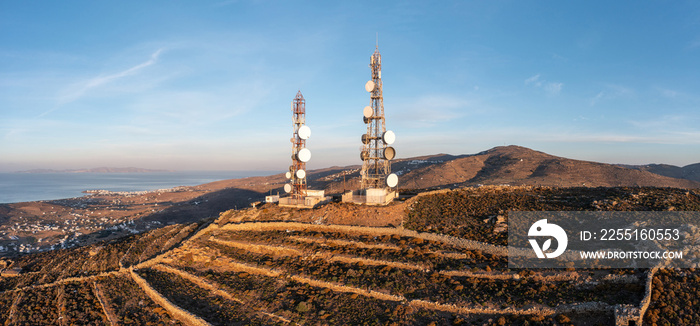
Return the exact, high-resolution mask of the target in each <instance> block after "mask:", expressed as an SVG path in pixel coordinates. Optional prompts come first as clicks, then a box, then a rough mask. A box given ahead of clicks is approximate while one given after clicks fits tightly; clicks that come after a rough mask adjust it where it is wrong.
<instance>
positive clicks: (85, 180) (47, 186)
mask: <svg viewBox="0 0 700 326" xmlns="http://www.w3.org/2000/svg"><path fill="white" fill-rule="evenodd" d="M276 173H279V171H187V172H145V173H0V204H7V203H20V202H28V201H39V200H55V199H65V198H73V197H81V196H85V195H87V194H85V193H83V192H84V191H86V190H109V191H149V190H157V189H167V188H173V187H178V186H196V185H200V184H204V183H209V182H214V181H220V180H228V179H237V178H245V177H252V176H267V175H272V174H276Z"/></svg>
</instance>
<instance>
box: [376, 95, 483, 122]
mask: <svg viewBox="0 0 700 326" xmlns="http://www.w3.org/2000/svg"><path fill="white" fill-rule="evenodd" d="M471 105H472V102H471V101H469V100H467V99H464V98H460V97H455V96H452V95H424V96H421V97H419V98H413V99H411V101H410V103H407V104H404V105H400V107H403V108H404V109H403V110H401V112H398V113H396V116H393V117H390V118H392V119H394V121H400V122H404V123H407V124H409V125H410V126H412V127H418V128H429V127H434V126H436V125H438V124H440V123H442V122H445V121H449V120H453V119H457V118H460V117H462V116H464V115H466V114H467V109H468V108H470V107H471Z"/></svg>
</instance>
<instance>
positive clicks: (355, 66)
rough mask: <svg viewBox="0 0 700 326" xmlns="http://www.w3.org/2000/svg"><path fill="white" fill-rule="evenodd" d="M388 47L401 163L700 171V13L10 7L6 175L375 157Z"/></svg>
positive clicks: (578, 7) (495, 6)
mask: <svg viewBox="0 0 700 326" xmlns="http://www.w3.org/2000/svg"><path fill="white" fill-rule="evenodd" d="M377 45H378V48H379V51H380V52H381V54H382V81H383V87H384V88H383V94H384V109H385V115H386V126H387V128H388V129H390V130H393V131H394V132H395V133H396V139H397V140H396V142H395V143H394V148H395V149H396V151H397V157H398V158H406V157H414V156H421V155H430V154H438V153H448V154H454V155H458V154H474V153H478V152H481V151H484V150H488V149H490V148H492V147H495V146H502V145H511V144H512V145H520V146H525V147H528V148H532V149H535V150H539V151H543V152H546V153H549V154H553V155H557V156H563V157H568V158H574V159H581V160H591V161H598V162H606V163H623V164H648V163H665V164H673V165H678V166H683V165H687V164H692V163H697V162H700V3H698V2H693V1H687V2H686V1H262V0H261V1H245V0H241V1H157V0H154V1H127V0H123V1H5V0H0V172H10V171H17V170H26V169H33V168H53V169H71V168H90V167H98V166H112V167H126V166H135V167H140V168H155V169H174V170H267V171H275V170H279V171H285V170H286V169H287V167H288V166H289V164H290V163H291V160H290V154H291V150H292V149H291V143H290V142H289V138H290V137H291V136H292V123H291V122H292V121H291V111H290V105H291V101H292V99H293V98H294V96H295V95H296V93H297V91H299V90H300V91H301V92H302V94H303V95H304V97H305V99H306V112H307V125H308V126H309V127H310V128H311V130H312V134H311V138H309V140H308V141H307V146H308V148H309V149H310V150H311V152H312V158H311V160H310V161H309V163H308V167H309V168H311V169H314V168H323V167H329V166H334V165H340V166H344V165H351V164H361V161H360V155H359V153H360V147H361V141H360V137H361V135H362V134H363V133H364V132H365V131H366V127H365V124H364V123H363V122H362V109H363V107H365V106H367V105H369V104H370V97H369V93H367V92H366V91H365V90H364V85H365V83H366V82H367V80H369V79H370V78H371V75H370V69H369V60H370V55H371V54H372V53H373V52H374V50H375V47H376V46H377Z"/></svg>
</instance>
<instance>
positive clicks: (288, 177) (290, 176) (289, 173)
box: [284, 171, 292, 179]
mask: <svg viewBox="0 0 700 326" xmlns="http://www.w3.org/2000/svg"><path fill="white" fill-rule="evenodd" d="M284 176H285V177H287V179H291V178H292V172H289V171H287V173H285V174H284Z"/></svg>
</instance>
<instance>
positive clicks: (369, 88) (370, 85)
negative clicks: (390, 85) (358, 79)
mask: <svg viewBox="0 0 700 326" xmlns="http://www.w3.org/2000/svg"><path fill="white" fill-rule="evenodd" d="M374 86H375V85H374V82H373V81H371V80H370V81H368V82H367V83H366V84H365V90H366V91H368V92H370V93H371V92H372V91H373V90H374Z"/></svg>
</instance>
